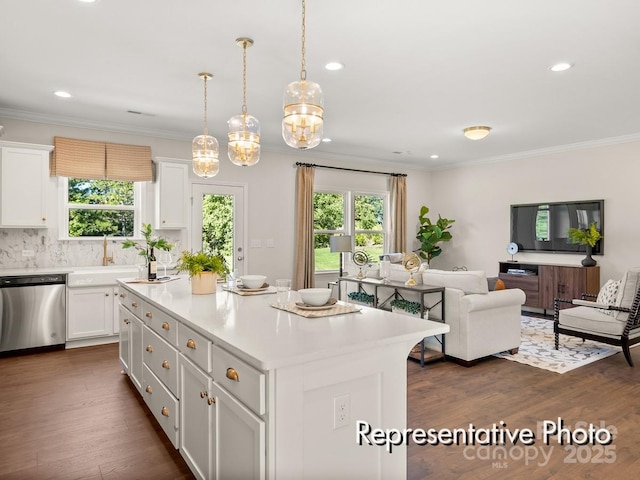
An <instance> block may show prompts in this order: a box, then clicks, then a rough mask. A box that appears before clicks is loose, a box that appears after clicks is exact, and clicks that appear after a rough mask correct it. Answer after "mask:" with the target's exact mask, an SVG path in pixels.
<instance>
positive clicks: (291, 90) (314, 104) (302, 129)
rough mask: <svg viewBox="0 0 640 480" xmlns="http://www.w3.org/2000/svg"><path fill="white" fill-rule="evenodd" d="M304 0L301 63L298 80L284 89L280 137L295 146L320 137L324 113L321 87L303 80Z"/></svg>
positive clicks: (309, 143) (301, 147)
mask: <svg viewBox="0 0 640 480" xmlns="http://www.w3.org/2000/svg"><path fill="white" fill-rule="evenodd" d="M306 6H307V5H306V2H305V0H302V64H301V67H300V81H299V82H292V83H290V84H289V85H288V86H287V89H286V90H285V92H284V107H283V110H284V117H283V119H282V138H284V141H285V143H286V144H287V145H289V146H290V147H292V148H297V149H299V150H306V149H308V148H313V147H315V146H317V145H318V144H320V141H321V140H322V137H323V128H322V127H323V122H324V120H323V118H322V115H323V113H324V107H323V98H322V90H321V89H320V85H318V84H317V83H315V82H310V81H307V70H306V68H305V39H306V26H305V21H306Z"/></svg>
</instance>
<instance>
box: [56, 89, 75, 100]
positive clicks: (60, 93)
mask: <svg viewBox="0 0 640 480" xmlns="http://www.w3.org/2000/svg"><path fill="white" fill-rule="evenodd" d="M53 94H54V95H55V96H56V97H60V98H71V94H70V93H69V92H64V91H62V90H58V91H57V92H53Z"/></svg>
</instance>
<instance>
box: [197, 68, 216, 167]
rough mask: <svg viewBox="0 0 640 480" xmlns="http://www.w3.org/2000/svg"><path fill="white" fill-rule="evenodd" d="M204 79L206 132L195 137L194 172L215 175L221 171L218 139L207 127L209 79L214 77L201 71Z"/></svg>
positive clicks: (200, 75)
mask: <svg viewBox="0 0 640 480" xmlns="http://www.w3.org/2000/svg"><path fill="white" fill-rule="evenodd" d="M198 76H199V77H200V78H202V80H204V133H203V134H202V135H198V136H197V137H195V138H194V139H193V144H192V149H193V164H192V168H193V172H194V173H195V174H196V175H198V176H199V177H203V178H211V177H215V176H216V175H217V174H218V172H219V171H220V161H219V160H218V140H217V139H216V137H212V136H210V135H209V129H208V128H207V80H209V79H210V78H213V75H211V74H210V73H206V72H203V73H199V74H198Z"/></svg>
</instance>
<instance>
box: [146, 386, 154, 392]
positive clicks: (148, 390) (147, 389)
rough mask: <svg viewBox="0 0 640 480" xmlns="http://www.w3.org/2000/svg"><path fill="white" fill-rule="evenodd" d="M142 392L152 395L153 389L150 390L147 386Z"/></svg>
mask: <svg viewBox="0 0 640 480" xmlns="http://www.w3.org/2000/svg"><path fill="white" fill-rule="evenodd" d="M144 391H145V392H147V393H153V389H152V388H151V385H147V388H145V389H144Z"/></svg>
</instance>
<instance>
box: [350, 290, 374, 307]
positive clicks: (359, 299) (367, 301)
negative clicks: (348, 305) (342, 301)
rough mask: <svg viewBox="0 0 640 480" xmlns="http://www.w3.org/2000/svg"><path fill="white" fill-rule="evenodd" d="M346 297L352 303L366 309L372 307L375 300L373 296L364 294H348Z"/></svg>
mask: <svg viewBox="0 0 640 480" xmlns="http://www.w3.org/2000/svg"><path fill="white" fill-rule="evenodd" d="M347 296H348V297H349V299H350V300H351V301H352V302H355V303H359V304H361V305H366V306H368V307H372V306H373V302H374V300H375V295H370V294H368V293H365V292H349V293H348V295H347Z"/></svg>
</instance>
